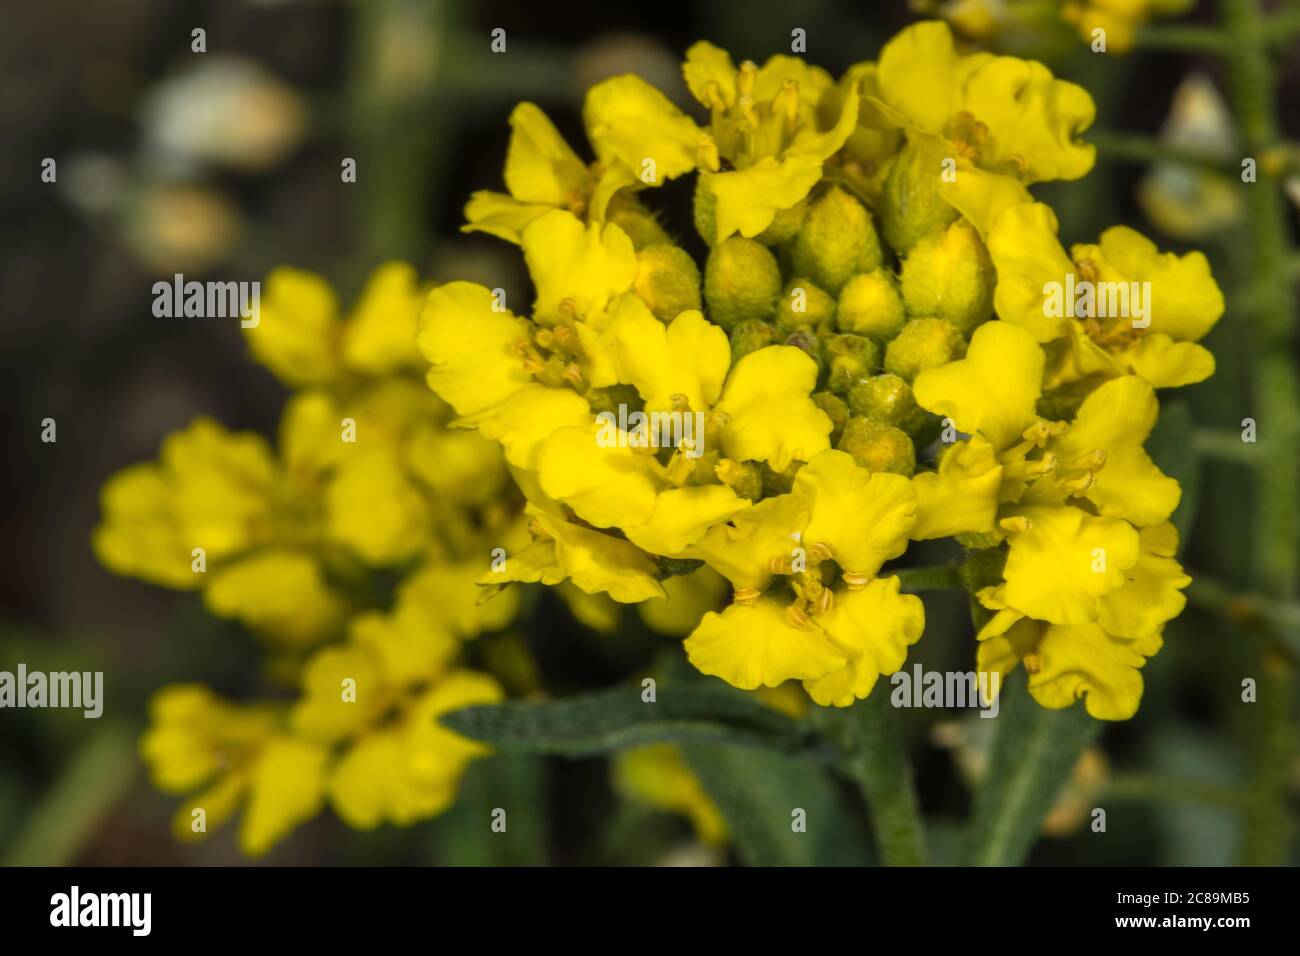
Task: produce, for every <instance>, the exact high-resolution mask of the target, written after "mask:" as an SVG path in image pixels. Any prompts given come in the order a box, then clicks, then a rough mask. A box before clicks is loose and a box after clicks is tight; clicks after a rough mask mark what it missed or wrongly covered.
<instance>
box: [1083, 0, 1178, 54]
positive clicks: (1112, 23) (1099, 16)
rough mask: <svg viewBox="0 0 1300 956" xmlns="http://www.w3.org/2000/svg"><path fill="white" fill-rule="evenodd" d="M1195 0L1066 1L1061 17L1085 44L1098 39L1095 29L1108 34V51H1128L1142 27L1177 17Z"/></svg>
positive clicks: (1106, 37)
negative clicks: (1159, 18) (1155, 20)
mask: <svg viewBox="0 0 1300 956" xmlns="http://www.w3.org/2000/svg"><path fill="white" fill-rule="evenodd" d="M1192 3H1193V0H1064V2H1063V3H1062V4H1061V19H1062V20H1064V21H1065V22H1066V23H1068V24H1069V25H1070V26H1072V27H1074V28H1075V30H1077V31H1078V34H1079V38H1080V39H1082V40H1083V41H1084V42H1085V43H1089V44H1091V43H1094V42H1095V41H1096V40H1097V36H1096V34H1095V31H1097V30H1102V31H1104V33H1105V39H1106V47H1105V50H1106V52H1107V53H1127V52H1128V51H1129V50H1131V49H1132V48H1133V39H1134V36H1135V34H1136V33H1137V30H1138V28H1139V27H1141V26H1142V25H1143V24H1145V23H1147V22H1149V21H1151V20H1153V19H1155V18H1156V17H1170V16H1177V15H1178V14H1180V13H1185V12H1186V11H1187V10H1188V9H1190V7H1191V6H1192Z"/></svg>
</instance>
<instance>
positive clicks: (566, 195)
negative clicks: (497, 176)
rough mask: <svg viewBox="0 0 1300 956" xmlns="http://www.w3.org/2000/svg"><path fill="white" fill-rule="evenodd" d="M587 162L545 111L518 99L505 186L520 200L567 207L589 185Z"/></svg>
mask: <svg viewBox="0 0 1300 956" xmlns="http://www.w3.org/2000/svg"><path fill="white" fill-rule="evenodd" d="M589 179H590V175H589V173H588V172H587V166H586V164H585V163H583V161H582V160H581V159H579V158H578V155H577V154H576V153H575V152H574V151H573V150H572V149H571V148H570V147H569V144H568V143H566V142H565V141H564V137H563V136H561V135H560V132H559V130H557V129H556V128H555V125H554V124H553V123H552V122H551V121H550V120H549V119H548V118H547V116H546V114H545V113H543V112H542V111H541V109H539V108H538V107H537V106H535V105H534V104H532V103H526V102H525V103H520V104H519V105H518V106H516V107H515V108H514V111H513V112H511V114H510V146H509V149H508V150H507V152H506V188H507V189H509V190H510V195H512V196H514V198H515V199H518V200H519V201H520V202H524V203H536V204H539V205H546V206H561V207H569V206H570V205H572V204H574V203H575V201H576V200H579V199H581V198H582V196H583V193H584V191H585V190H586V189H587V188H588V186H589Z"/></svg>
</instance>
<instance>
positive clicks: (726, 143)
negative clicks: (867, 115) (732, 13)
mask: <svg viewBox="0 0 1300 956" xmlns="http://www.w3.org/2000/svg"><path fill="white" fill-rule="evenodd" d="M682 73H683V75H684V76H685V78H686V85H687V86H688V87H690V91H691V93H692V94H693V95H694V96H695V98H696V99H697V100H699V101H700V103H702V104H703V105H704V106H706V107H708V108H709V110H710V131H711V134H712V142H713V144H714V145H715V147H716V151H717V155H718V156H720V157H721V158H722V159H725V160H726V161H727V163H728V166H729V168H728V169H726V170H725V171H722V172H713V173H712V174H711V175H709V176H708V180H707V190H708V192H709V194H710V195H711V196H712V200H713V202H714V203H715V209H714V220H713V221H714V230H713V231H714V235H713V236H711V237H710V236H706V237H705V238H706V239H708V240H709V241H710V243H711V244H715V243H718V242H721V241H722V240H723V239H726V238H727V237H728V236H730V235H732V234H734V233H737V232H738V233H740V234H741V235H742V236H745V237H748V238H752V237H754V236H757V235H758V234H759V233H761V232H763V231H764V230H765V229H767V228H768V227H769V226H770V225H772V220H773V219H774V218H775V217H776V215H777V213H779V212H781V211H783V210H787V209H790V208H791V207H793V206H795V205H796V204H798V203H799V202H800V201H801V200H802V199H804V197H806V196H807V195H808V193H809V191H810V190H811V189H812V188H813V186H815V185H817V183H818V182H819V181H820V180H821V177H822V164H823V163H825V162H826V160H827V159H829V158H830V157H831V156H832V155H833V154H834V153H835V152H836V151H837V150H839V149H840V147H841V146H843V145H844V143H845V142H846V141H847V140H848V138H849V136H850V135H851V134H852V133H853V132H854V130H855V129H856V127H857V120H858V92H857V89H856V88H855V87H853V86H850V87H849V88H848V89H847V91H845V92H843V93H842V95H839V98H838V106H839V111H838V113H837V114H836V115H834V116H832V117H829V118H828V121H829V125H828V126H827V127H826V128H822V127H821V126H819V124H818V107H819V105H820V103H821V102H822V100H823V98H824V97H827V96H828V94H829V95H837V91H836V89H835V83H834V81H833V80H832V79H831V77H830V76H829V75H828V74H827V73H826V72H825V71H824V70H821V69H820V68H818V67H815V66H810V65H808V64H807V63H806V62H805V61H804V60H802V59H800V58H799V57H793V56H774V57H772V58H771V59H769V60H768V61H767V62H766V63H764V64H763V66H762V67H758V66H756V65H755V64H753V63H751V62H749V61H748V60H747V61H745V62H744V63H742V64H741V65H740V68H739V69H737V68H736V66H735V65H734V64H733V63H732V60H731V57H730V56H729V55H728V54H727V52H726V51H725V50H721V49H719V48H718V47H715V46H713V45H712V44H711V43H706V42H703V41H701V42H699V43H696V44H694V45H693V46H692V47H691V48H690V49H689V50H687V51H686V62H685V63H684V64H683V66H682ZM702 168H704V167H703V166H702ZM712 169H713V170H717V169H718V164H717V163H716V162H714V163H713V164H712Z"/></svg>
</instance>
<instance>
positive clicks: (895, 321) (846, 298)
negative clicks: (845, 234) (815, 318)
mask: <svg viewBox="0 0 1300 956" xmlns="http://www.w3.org/2000/svg"><path fill="white" fill-rule="evenodd" d="M906 321H907V312H906V311H905V310H904V309H903V297H902V296H901V295H900V294H899V291H898V283H897V282H895V281H894V277H893V276H892V275H890V274H889V273H888V272H886V271H885V270H884V269H876V270H875V271H873V272H867V273H864V274H862V275H856V276H854V277H853V278H852V279H850V280H849V281H848V282H847V283H845V285H844V288H843V289H841V290H840V300H839V304H838V306H837V307H836V310H835V323H836V325H837V326H838V328H839V330H840V331H841V332H856V333H857V334H858V335H869V336H871V337H872V338H873V339H875V340H876V341H877V342H888V341H889V340H890V339H892V338H893V337H894V336H895V335H897V334H898V333H899V332H900V331H901V330H902V328H903V323H905V322H906Z"/></svg>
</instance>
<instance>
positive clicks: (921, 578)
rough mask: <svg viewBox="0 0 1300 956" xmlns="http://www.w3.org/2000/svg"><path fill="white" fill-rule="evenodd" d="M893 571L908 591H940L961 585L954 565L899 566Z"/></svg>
mask: <svg viewBox="0 0 1300 956" xmlns="http://www.w3.org/2000/svg"><path fill="white" fill-rule="evenodd" d="M893 573H894V574H897V575H898V579H899V581H900V582H901V583H902V586H903V590H904V591H908V592H913V591H942V590H944V589H946V588H959V587H961V578H960V577H959V576H958V573H957V567H956V566H955V565H947V564H939V565H935V566H934V567H930V568H900V569H899V570H897V571H895V572H893Z"/></svg>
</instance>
